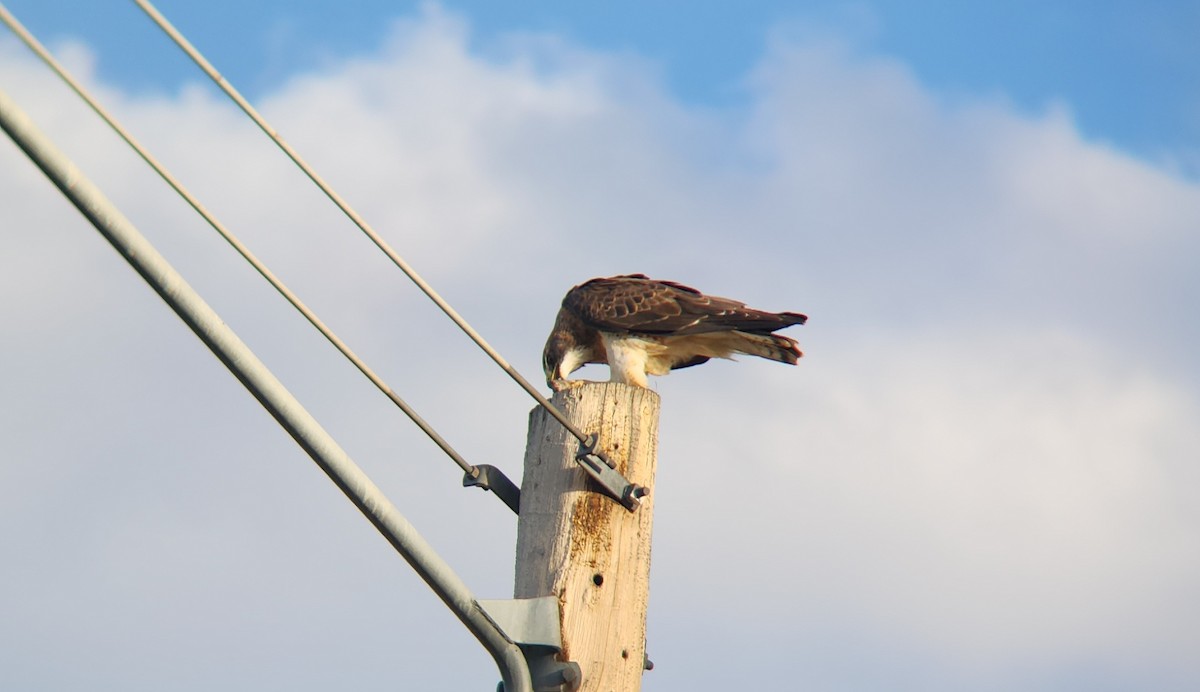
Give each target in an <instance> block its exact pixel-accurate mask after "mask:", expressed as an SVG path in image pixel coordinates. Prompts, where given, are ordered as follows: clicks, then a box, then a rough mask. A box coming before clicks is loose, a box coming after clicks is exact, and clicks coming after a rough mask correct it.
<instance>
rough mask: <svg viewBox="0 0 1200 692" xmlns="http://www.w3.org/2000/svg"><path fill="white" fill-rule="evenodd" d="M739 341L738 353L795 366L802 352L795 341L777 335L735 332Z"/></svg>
mask: <svg viewBox="0 0 1200 692" xmlns="http://www.w3.org/2000/svg"><path fill="white" fill-rule="evenodd" d="M735 334H737V335H738V336H739V337H741V339H740V344H739V345H738V349H737V350H738V351H739V352H741V353H745V354H746V355H750V356H758V357H760V358H766V359H768V360H774V361H778V362H780V363H787V364H788V365H795V364H796V362H797V361H798V360H800V357H801V356H803V355H804V352H803V351H801V350H800V345H799V344H798V343H796V340H795V339H789V338H788V337H786V336H780V335H778V334H752V333H747V332H735Z"/></svg>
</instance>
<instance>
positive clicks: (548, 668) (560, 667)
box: [476, 596, 583, 692]
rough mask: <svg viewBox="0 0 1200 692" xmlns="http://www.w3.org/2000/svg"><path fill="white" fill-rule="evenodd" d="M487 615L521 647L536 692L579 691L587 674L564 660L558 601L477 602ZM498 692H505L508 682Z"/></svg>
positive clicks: (544, 598) (545, 598)
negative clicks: (562, 657) (559, 654)
mask: <svg viewBox="0 0 1200 692" xmlns="http://www.w3.org/2000/svg"><path fill="white" fill-rule="evenodd" d="M476 602H477V603H478V604H479V607H480V608H482V609H483V612H484V613H486V614H487V616H488V617H489V618H491V620H492V621H493V622H495V623H496V625H497V626H498V627H499V628H500V629H501V630H502V631H503V632H504V634H505V635H506V636H508V638H509V639H512V640H513V641H514V642H516V644H517V646H519V647H521V653H523V654H525V661H526V662H527V663H528V664H529V677H530V680H531V681H532V683H533V689H534V692H575V690H578V689H579V686H580V685H581V684H582V682H583V673H582V671H581V670H580V668H579V664H578V663H576V662H574V661H560V660H558V658H557V654H558V652H559V651H561V650H562V627H561V624H560V621H559V614H558V608H559V605H558V598H556V597H554V596H542V597H541V598H517V599H512V600H504V601H485V600H479V601H476ZM496 692H505V690H504V683H503V682H501V683H500V684H498V685H497V686H496Z"/></svg>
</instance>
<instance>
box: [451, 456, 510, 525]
mask: <svg viewBox="0 0 1200 692" xmlns="http://www.w3.org/2000/svg"><path fill="white" fill-rule="evenodd" d="M463 487H464V488H483V489H484V490H490V491H492V492H493V493H495V494H496V497H498V498H500V499H501V500H503V501H504V504H506V505H508V508H509V509H511V510H512V511H513V513H514V514H520V513H521V489H520V488H518V487H517V486H516V484H515V483H513V482H512V481H510V480H509V479H508V476H506V475H504V472H503V471H501V470H500V469H498V468H496V467H495V466H492V465H491V464H476V465H475V466H473V467H472V470H471V471H467V472H466V473H465V474H463Z"/></svg>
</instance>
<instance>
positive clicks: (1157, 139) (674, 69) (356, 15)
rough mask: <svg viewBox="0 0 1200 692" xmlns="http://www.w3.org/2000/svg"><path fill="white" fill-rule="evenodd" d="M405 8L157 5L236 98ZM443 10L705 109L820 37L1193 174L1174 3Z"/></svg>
mask: <svg viewBox="0 0 1200 692" xmlns="http://www.w3.org/2000/svg"><path fill="white" fill-rule="evenodd" d="M9 6H10V7H11V8H12V9H13V10H14V11H15V12H17V13H18V14H19V16H20V17H21V18H22V20H23V21H24V22H26V23H27V25H29V26H30V27H31V28H32V29H34V30H35V31H37V32H38V34H39V35H41V36H43V37H44V38H53V37H55V36H75V37H80V38H85V39H86V40H87V41H88V43H89V44H90V45H92V46H94V47H95V48H96V51H97V53H98V59H99V66H98V73H99V74H100V75H102V76H103V77H105V78H107V79H111V80H113V81H114V82H116V83H119V84H122V85H125V86H128V87H130V88H135V89H150V88H168V89H169V88H172V87H174V86H176V85H177V84H179V82H180V81H181V80H187V79H191V78H192V73H191V72H190V71H189V69H188V67H187V66H186V65H185V64H184V63H182V62H180V60H179V58H178V57H177V56H176V55H175V54H174V53H173V52H172V51H171V49H170V48H168V47H167V46H166V45H165V44H164V43H163V40H162V39H161V37H159V36H158V35H156V32H155V30H154V29H153V28H151V27H150V26H149V25H148V24H147V23H146V21H145V20H144V18H143V17H141V14H140V11H139V10H138V9H137V8H136V7H135V6H134V5H133V4H132V3H121V2H105V3H99V2H81V1H78V0H76V1H74V2H72V1H71V0H62V1H59V2H28V1H25V2H22V1H19V0H18V1H17V2H10V3H9ZM417 6H418V3H405V2H370V1H363V0H357V1H355V2H350V3H332V2H320V1H314V0H306V1H303V2H287V1H283V0H264V1H262V2H255V3H241V2H229V1H228V0H217V1H215V2H210V3H204V4H203V5H201V4H197V3H190V2H170V1H166V2H162V3H160V4H159V8H160V9H161V10H162V11H164V12H165V13H166V14H167V15H168V17H169V18H171V19H172V21H174V22H175V23H177V24H178V25H179V26H180V27H181V28H182V29H183V30H184V31H185V32H186V33H187V35H188V36H189V37H191V39H192V40H193V42H195V43H197V44H198V45H199V46H201V47H202V48H208V49H214V50H215V49H217V48H218V47H219V53H218V55H217V57H215V58H214V59H215V60H216V61H217V65H218V67H219V68H220V69H221V70H222V72H224V73H226V74H227V76H228V77H229V78H230V79H231V80H233V81H234V83H236V84H239V85H241V88H242V89H243V90H244V91H246V92H247V93H249V94H256V93H261V91H262V90H264V89H268V88H270V87H271V86H272V85H274V84H277V83H278V82H279V81H281V80H285V79H286V78H287V77H288V76H289V75H291V74H294V73H295V72H297V71H299V70H305V69H310V68H313V67H317V66H319V65H320V64H321V63H322V61H324V60H328V59H333V58H335V57H337V56H347V55H356V54H366V53H370V52H372V51H373V50H374V49H375V48H376V47H377V46H378V45H379V44H380V42H381V41H382V40H383V38H384V36H385V34H386V32H387V31H388V26H389V20H390V18H392V17H394V16H396V15H399V14H406V13H411V12H412V11H414V10H415V8H416V7H417ZM444 6H445V7H446V8H448V9H452V10H456V11H461V12H464V13H466V14H467V15H468V16H470V17H471V20H472V22H473V24H474V26H475V27H476V28H477V30H478V33H477V35H476V38H477V40H478V41H479V42H480V43H481V44H484V45H486V44H488V43H489V42H491V41H493V40H494V39H495V37H496V36H497V35H498V34H504V33H507V32H541V33H548V34H553V35H555V36H559V37H562V38H564V39H567V40H570V41H572V42H577V43H579V44H581V45H583V46H587V47H589V48H591V49H595V50H600V51H615V52H623V53H629V54H633V55H636V56H639V57H640V58H643V59H645V60H647V61H648V62H649V63H650V65H651V66H652V67H653V69H654V70H656V71H658V73H659V76H660V78H661V79H662V80H663V81H664V82H665V83H666V85H667V87H668V88H669V89H670V90H671V92H672V93H673V94H674V95H675V96H677V97H678V98H681V99H683V100H685V101H688V102H693V103H701V104H710V105H717V106H720V105H727V104H731V103H738V102H740V101H742V100H744V98H745V93H744V89H743V81H744V79H745V76H746V73H747V71H748V70H749V69H750V68H751V67H752V66H753V65H754V64H755V62H756V61H757V60H758V59H759V58H760V57H761V56H762V53H763V50H764V41H765V40H766V39H767V37H768V36H770V35H771V34H772V33H774V32H778V31H783V32H787V31H789V30H791V29H790V28H789V27H791V28H796V27H813V26H815V27H821V28H823V29H827V30H830V31H837V32H839V33H844V34H846V35H849V36H851V37H852V38H853V40H855V41H856V42H860V43H861V44H862V45H863V46H865V47H867V48H868V49H869V50H870V51H872V52H879V53H883V54H887V55H893V56H895V57H897V58H898V59H900V60H903V61H904V62H905V63H906V64H908V65H910V66H911V67H912V69H913V70H915V71H916V73H917V74H918V75H920V78H921V79H922V80H923V81H924V82H926V83H928V84H930V85H931V86H934V87H936V88H938V89H941V90H944V91H945V92H946V93H948V94H951V95H953V94H979V93H992V94H996V95H999V96H1002V97H1004V98H1009V99H1012V101H1013V102H1014V103H1016V104H1018V105H1019V106H1020V107H1021V108H1024V109H1027V110H1029V111H1034V112H1036V111H1039V110H1041V109H1044V108H1045V107H1046V106H1047V104H1049V103H1062V104H1066V105H1067V106H1068V107H1069V108H1070V109H1071V112H1072V113H1073V114H1074V116H1075V118H1076V119H1077V122H1078V123H1079V126H1080V128H1081V129H1082V131H1083V132H1084V133H1086V134H1087V135H1089V136H1092V137H1096V138H1099V139H1103V140H1107V141H1111V142H1112V143H1113V144H1115V145H1116V146H1119V147H1121V148H1125V149H1128V150H1130V151H1133V152H1135V153H1137V154H1139V155H1142V156H1146V157H1151V158H1161V157H1166V158H1173V157H1179V156H1184V157H1186V160H1185V161H1181V162H1178V165H1181V166H1184V167H1185V168H1186V170H1187V171H1188V172H1189V173H1190V174H1192V175H1195V174H1196V167H1197V166H1198V165H1200V164H1197V163H1196V160H1195V159H1196V157H1197V156H1198V154H1197V151H1200V60H1198V59H1197V52H1198V51H1197V48H1196V45H1195V40H1194V37H1195V34H1196V32H1197V31H1200V6H1198V5H1196V4H1195V3H1191V2H1186V1H1185V0H1150V1H1148V2H1132V1H1128V0H1120V1H1114V0H1107V1H1105V2H1033V1H1027V0H1021V1H1019V2H1005V3H964V2H954V1H953V0H922V1H921V2H917V3H912V2H900V1H886V0H882V1H877V2H855V3H848V2H828V1H824V2H808V3H787V2H757V1H750V2H742V3H713V2H701V3H695V2H651V3H642V2H608V3H600V4H583V5H575V6H568V7H563V6H558V5H549V4H547V3H540V2H527V1H522V2H510V3H488V2H457V3H453V2H452V3H445V4H444ZM217 17H220V18H222V19H220V20H217V19H214V18H217ZM147 56H154V57H153V59H148V57H147Z"/></svg>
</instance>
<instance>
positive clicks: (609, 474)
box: [575, 433, 650, 512]
mask: <svg viewBox="0 0 1200 692" xmlns="http://www.w3.org/2000/svg"><path fill="white" fill-rule="evenodd" d="M597 442H598V438H597V436H596V433H592V434H591V435H588V438H587V440H585V441H583V442H580V443H579V453H578V454H576V455H575V461H578V462H579V465H580V466H582V467H583V470H584V471H587V474H588V475H589V476H591V477H592V480H594V481H596V482H597V483H598V484H600V487H601V489H603V490H604V492H605V494H606V495H608V496H609V497H611V498H612V499H614V500H616V501H617V502H619V503H621V504H622V505H623V506H624V507H625V509H627V510H629V511H630V512H633V511H636V510H637V508H638V507H640V506H641V504H642V498H643V497H645V496H646V495H649V494H650V491H649V490H648V489H646V488H645V487H644V486H641V485H637V484H634V483H630V482H629V481H628V480H626V478H625V476H622V475H621V474H620V473H618V472H617V470H616V465H615V464H613V463H612V462H611V461H609V460H608V459H607V458H606V457H605V456H604V454H603V453H602V452H599V451H597V450H596V444H597Z"/></svg>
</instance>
